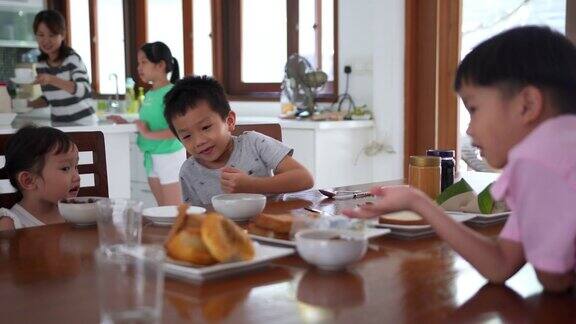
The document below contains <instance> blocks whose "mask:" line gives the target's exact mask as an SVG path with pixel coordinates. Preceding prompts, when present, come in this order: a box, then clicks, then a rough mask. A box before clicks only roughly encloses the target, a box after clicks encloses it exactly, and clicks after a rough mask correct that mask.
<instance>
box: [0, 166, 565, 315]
mask: <svg viewBox="0 0 576 324" xmlns="http://www.w3.org/2000/svg"><path fill="white" fill-rule="evenodd" d="M484 178H486V177H484V176H480V177H479V178H478V179H480V180H478V179H473V180H472V181H470V182H471V183H472V184H475V183H478V182H490V181H492V180H493V178H490V177H488V178H487V180H485V179H484ZM403 183H404V181H401V180H400V181H388V182H378V183H369V184H361V185H351V186H346V187H341V188H324V189H326V191H327V192H328V194H327V193H326V192H320V191H319V190H317V189H313V190H308V191H303V192H298V193H292V194H283V195H277V196H269V197H267V199H265V201H264V202H263V203H262V207H263V208H264V209H263V211H262V213H261V214H259V215H276V216H272V217H273V218H272V220H275V221H277V224H282V221H283V219H282V218H279V216H278V215H286V214H290V215H302V217H303V219H309V218H310V217H311V218H313V219H323V220H325V222H326V223H327V224H329V227H334V226H333V225H334V224H335V223H338V221H335V220H339V219H340V217H343V216H341V211H342V210H343V209H347V208H354V207H355V206H358V205H359V204H364V203H370V202H372V201H374V199H375V198H374V197H372V196H370V195H369V194H367V192H369V189H370V188H371V187H373V186H390V185H399V184H403ZM484 185H485V183H482V184H480V185H479V186H482V187H483V186H484ZM473 187H474V185H473ZM474 189H476V188H474ZM330 193H336V194H338V193H340V194H341V195H346V196H345V197H344V198H342V197H340V198H338V197H335V196H332V197H330V196H329V194H330ZM355 193H356V194H358V193H366V194H359V195H356V196H354V194H355ZM97 204H99V206H98V208H99V212H101V210H105V209H106V208H108V209H107V210H110V211H111V212H110V213H112V210H116V208H118V206H116V205H115V202H113V201H106V202H97ZM218 204H219V203H218V202H217V203H216V204H213V205H208V206H195V207H187V208H191V209H188V210H186V209H182V208H180V210H179V211H178V213H180V214H182V213H183V214H184V215H188V214H194V215H195V214H201V213H204V212H207V213H208V216H206V218H204V222H206V221H207V220H206V219H207V218H208V217H212V218H215V217H220V218H222V216H221V215H220V214H226V211H225V210H224V209H222V208H221V207H218V208H216V211H218V212H219V213H220V214H217V213H214V212H213V211H214V207H216V206H219V205H218ZM80 205H81V204H80ZM121 208H123V210H128V214H130V215H136V214H137V213H141V214H142V217H140V218H137V217H136V218H133V219H131V220H130V221H129V222H128V223H127V225H126V226H127V233H128V232H130V231H132V230H133V229H134V228H132V226H133V225H134V224H137V225H138V226H140V228H141V229H140V230H139V231H136V230H134V231H133V234H134V238H135V239H137V240H138V242H141V243H142V244H135V245H130V246H124V245H122V247H120V248H119V249H120V250H122V251H120V252H122V253H120V254H119V253H118V252H119V251H117V249H118V246H116V245H107V248H103V244H104V242H108V243H109V242H112V241H113V240H114V239H116V238H114V237H113V234H110V233H113V232H110V231H109V230H110V229H114V227H116V226H118V224H117V223H115V222H116V221H115V220H114V219H113V217H112V218H110V219H108V220H104V221H102V222H101V220H100V219H99V220H98V226H95V225H94V224H92V225H90V224H88V225H87V224H81V225H83V226H77V224H76V225H75V224H74V223H62V224H54V225H47V226H42V227H33V228H26V229H20V230H16V231H4V232H0V301H1V302H0V319H1V322H3V323H36V322H42V323H76V322H83V323H96V322H106V321H104V320H103V317H102V316H103V315H102V312H103V311H105V310H110V309H113V308H114V307H117V306H118V305H117V303H120V301H119V300H116V299H115V298H116V297H117V296H118V294H124V295H126V294H132V295H133V294H134V292H135V291H137V294H138V295H137V296H138V297H139V299H142V300H144V302H145V303H150V304H152V305H154V307H155V309H156V310H157V311H158V312H159V316H156V317H154V316H152V317H150V318H147V317H143V318H142V320H141V321H130V319H129V318H112V320H110V319H107V321H109V322H127V323H128V322H138V323H140V322H152V323H154V322H162V323H179V322H188V323H190V322H193V323H214V322H230V323H255V322H270V321H274V322H279V323H354V322H356V323H412V322H422V321H427V322H433V323H436V322H442V323H452V322H453V323H464V322H486V321H497V322H504V323H524V322H541V321H547V322H557V323H566V322H571V321H574V319H575V318H576V294H574V293H568V294H564V295H553V294H547V293H544V292H543V290H542V287H541V286H540V284H539V283H538V280H537V278H536V275H535V273H534V270H533V268H532V267H530V266H524V267H523V268H522V269H521V270H520V271H519V272H518V273H517V274H516V275H514V276H513V277H512V278H511V279H509V280H508V281H507V282H506V284H505V285H494V284H490V283H487V281H486V280H485V279H484V278H483V277H482V276H481V275H480V274H479V273H478V272H477V271H476V270H475V269H474V268H473V267H472V266H471V265H470V264H469V263H468V262H466V261H465V260H464V259H463V258H462V257H460V256H459V255H458V254H457V253H456V252H455V251H454V250H453V249H452V248H451V247H450V246H449V245H448V244H447V243H446V242H444V241H442V240H440V239H439V238H438V237H437V236H436V235H435V233H434V231H433V230H432V229H431V228H424V231H423V229H422V228H416V229H413V228H410V227H409V226H408V228H400V229H399V228H394V226H391V227H390V226H377V225H378V224H375V223H370V222H369V221H366V222H365V221H358V223H356V224H355V225H354V226H356V227H355V228H354V229H355V231H352V230H349V229H347V230H346V231H336V230H335V231H332V232H330V230H324V231H321V230H318V229H314V228H306V229H304V228H303V229H302V230H299V231H298V232H297V233H296V235H290V236H288V237H280V238H278V237H274V236H272V235H268V236H266V235H263V234H260V235H256V234H254V232H253V231H250V230H249V227H250V226H251V224H252V223H256V225H258V226H260V225H262V224H265V222H263V221H262V222H259V221H258V220H250V221H247V220H246V219H241V220H238V222H236V223H234V222H232V221H230V220H229V219H227V218H226V217H224V218H223V219H224V220H223V219H220V222H219V223H217V224H220V225H221V226H224V225H225V226H224V227H223V228H224V229H223V230H224V232H226V233H227V235H228V234H229V233H230V232H231V231H232V232H233V231H236V230H238V229H240V230H239V233H244V234H241V235H246V233H245V231H244V229H247V228H248V232H249V233H250V238H251V240H249V241H250V242H249V243H246V242H245V243H246V244H249V246H248V247H250V249H251V250H250V249H249V250H247V252H246V253H250V251H252V253H253V254H251V257H247V258H242V257H239V258H238V259H234V260H233V262H212V263H211V264H210V265H206V266H190V264H187V263H186V262H183V261H178V260H174V258H175V257H176V256H178V253H175V252H174V251H172V250H168V251H167V255H165V252H166V251H164V249H168V247H170V248H171V247H172V245H171V244H168V242H172V240H171V239H174V238H175V237H178V235H179V234H180V233H184V232H185V231H188V232H190V233H192V232H191V231H192V230H193V228H192V227H190V226H192V225H191V224H192V223H193V222H194V221H195V220H194V219H193V217H188V216H183V218H181V216H180V214H178V216H177V217H176V218H174V217H175V216H176V215H173V212H175V210H174V208H172V207H168V208H164V207H156V209H154V210H143V211H142V210H141V209H139V208H141V206H138V204H133V205H123V206H121ZM240 209H241V208H240V207H236V210H238V211H239V210H240ZM223 211H224V213H222V212H223ZM133 212H134V213H133ZM131 213H133V214H131ZM173 216H174V217H173ZM277 216H278V217H277ZM99 217H100V216H99ZM155 217H156V218H155ZM171 217H172V218H174V219H171ZM186 217H188V218H186ZM194 217H195V216H194ZM258 217H260V216H258ZM274 217H276V218H274ZM454 217H462V216H454ZM477 218H478V217H474V216H470V215H468V217H467V218H460V220H459V221H462V222H464V223H465V224H466V225H467V226H470V227H472V228H473V229H475V230H477V231H478V232H480V233H482V234H484V235H487V236H489V237H497V235H498V233H499V232H500V230H501V228H502V225H503V224H504V220H505V218H501V217H500V218H497V220H498V221H494V222H491V223H490V222H489V223H482V222H479V223H478V222H476V223H475V222H474V219H477ZM455 219H456V218H455ZM268 220H270V219H268ZM178 222H181V223H182V222H184V223H182V224H180V225H179V224H178ZM227 222H230V223H231V224H232V225H230V224H228V223H227ZM317 223H318V222H314V224H317ZM226 224H228V225H226ZM226 226H229V227H226ZM292 226H294V225H292ZM358 226H359V227H358ZM336 227H338V226H336ZM179 231H180V232H179ZM353 232H355V233H353ZM258 233H260V232H257V234H258ZM342 233H346V234H342ZM413 233H416V234H413ZM242 237H243V236H242ZM240 238H241V237H239V238H238V239H239V240H240ZM203 239H205V237H203ZM186 242H187V241H186ZM343 251H346V253H344V252H343ZM240 255H242V254H240ZM118 256H120V257H118ZM133 265H136V267H135V268H131V266H133ZM126 268H128V272H126V271H125V269H126ZM119 269H123V270H119ZM130 269H132V270H134V272H130V271H131V270H130ZM142 269H144V270H142ZM115 303H116V304H115ZM123 320H124V321H123Z"/></svg>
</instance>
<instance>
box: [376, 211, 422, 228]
mask: <svg viewBox="0 0 576 324" xmlns="http://www.w3.org/2000/svg"><path fill="white" fill-rule="evenodd" d="M378 223H380V224H389V225H429V224H428V222H427V221H426V220H424V218H422V217H421V216H420V215H418V214H416V213H414V212H411V211H400V212H396V213H390V214H386V215H382V216H380V217H379V218H378Z"/></svg>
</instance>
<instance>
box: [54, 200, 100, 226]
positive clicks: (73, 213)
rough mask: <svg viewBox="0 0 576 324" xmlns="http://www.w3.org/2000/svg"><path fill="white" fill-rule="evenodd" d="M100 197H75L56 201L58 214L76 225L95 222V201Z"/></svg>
mask: <svg viewBox="0 0 576 324" xmlns="http://www.w3.org/2000/svg"><path fill="white" fill-rule="evenodd" d="M100 199H103V198H102V197H76V198H68V199H63V200H61V201H59V202H58V209H59V210H60V215H62V217H63V218H64V219H65V220H66V221H67V222H69V223H72V224H74V225H78V226H86V225H94V224H96V218H97V215H96V214H97V213H96V202H97V201H98V200H100Z"/></svg>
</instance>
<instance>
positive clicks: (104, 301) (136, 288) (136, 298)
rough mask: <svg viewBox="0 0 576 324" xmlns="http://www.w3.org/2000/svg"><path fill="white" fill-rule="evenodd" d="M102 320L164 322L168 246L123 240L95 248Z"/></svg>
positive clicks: (103, 321)
mask: <svg viewBox="0 0 576 324" xmlns="http://www.w3.org/2000/svg"><path fill="white" fill-rule="evenodd" d="M95 257H96V267H97V277H98V295H99V303H100V323H160V320H161V317H162V301H163V299H164V296H163V295H164V260H165V257H166V256H165V253H164V249H163V248H162V246H160V245H125V244H119V245H114V246H109V247H100V248H99V249H97V250H96V252H95Z"/></svg>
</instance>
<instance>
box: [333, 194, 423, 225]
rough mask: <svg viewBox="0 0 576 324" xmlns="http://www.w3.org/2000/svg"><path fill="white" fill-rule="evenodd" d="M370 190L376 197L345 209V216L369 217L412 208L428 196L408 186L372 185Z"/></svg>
mask: <svg viewBox="0 0 576 324" xmlns="http://www.w3.org/2000/svg"><path fill="white" fill-rule="evenodd" d="M370 192H371V193H372V194H373V195H374V196H375V197H377V198H378V199H377V200H376V201H375V202H374V203H373V204H364V205H360V206H358V207H357V208H354V209H345V210H343V211H342V213H343V214H344V215H346V216H350V217H357V218H371V217H376V216H379V215H382V214H387V213H391V212H395V211H401V210H414V206H415V204H416V202H418V201H419V200H422V199H428V200H429V198H428V197H427V196H426V195H425V194H424V193H423V192H421V191H420V190H417V189H414V188H412V187H409V186H392V187H373V188H372V189H371V190H370Z"/></svg>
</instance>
